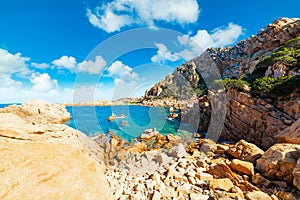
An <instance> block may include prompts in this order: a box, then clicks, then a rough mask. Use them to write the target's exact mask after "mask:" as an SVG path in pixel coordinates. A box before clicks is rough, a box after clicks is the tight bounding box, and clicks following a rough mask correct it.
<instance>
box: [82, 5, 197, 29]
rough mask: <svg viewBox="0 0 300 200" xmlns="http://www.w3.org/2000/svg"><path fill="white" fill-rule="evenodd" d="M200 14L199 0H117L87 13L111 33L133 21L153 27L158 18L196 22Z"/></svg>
mask: <svg viewBox="0 0 300 200" xmlns="http://www.w3.org/2000/svg"><path fill="white" fill-rule="evenodd" d="M199 13H200V10H199V5H198V2H197V0H143V1H141V0H114V1H112V2H107V3H103V4H102V5H101V6H98V7H96V8H95V9H93V10H91V9H90V8H88V9H87V14H86V15H87V17H88V19H89V21H90V23H91V24H92V25H94V26H95V27H98V28H100V29H102V30H104V31H106V32H109V33H111V32H115V31H119V30H120V29H121V28H122V27H125V26H130V25H133V24H138V25H141V24H143V25H148V26H150V27H152V26H155V24H156V22H157V21H162V22H166V23H177V24H181V25H183V24H187V23H195V22H196V21H197V19H198V15H199Z"/></svg>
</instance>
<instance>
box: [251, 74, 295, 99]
mask: <svg viewBox="0 0 300 200" xmlns="http://www.w3.org/2000/svg"><path fill="white" fill-rule="evenodd" d="M299 87H300V77H299V76H281V77H278V78H271V77H263V78H259V79H256V80H255V81H254V82H253V83H252V84H251V88H252V91H254V92H264V93H267V94H274V95H284V94H285V93H289V92H292V91H293V90H295V89H298V88H299Z"/></svg>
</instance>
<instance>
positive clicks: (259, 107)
mask: <svg viewBox="0 0 300 200" xmlns="http://www.w3.org/2000/svg"><path fill="white" fill-rule="evenodd" d="M298 36H300V19H298V18H292V19H288V18H281V19H278V20H276V21H274V22H273V23H272V24H269V25H268V26H267V27H266V28H265V29H264V30H261V31H259V33H258V34H257V35H256V36H252V37H251V38H248V39H246V40H244V41H241V42H239V43H237V44H236V45H234V46H233V47H227V48H217V49H214V48H211V49H207V50H206V51H205V52H204V53H203V54H202V55H200V56H199V57H197V58H194V59H193V60H191V61H189V62H187V63H185V64H183V65H181V66H179V67H178V68H177V69H176V70H175V71H174V73H173V74H169V75H168V76H167V77H166V78H164V79H163V80H162V81H161V82H159V83H157V84H156V85H155V86H153V87H152V88H150V89H149V90H147V91H146V93H145V97H144V100H143V101H142V103H143V104H145V105H153V106H175V107H177V108H178V107H179V108H180V109H181V115H180V117H181V121H182V122H183V123H189V124H193V125H194V126H195V127H198V130H199V131H202V132H208V133H210V134H211V133H216V132H220V131H218V130H210V128H212V126H210V124H213V126H214V127H216V126H215V122H219V126H221V124H222V125H223V124H224V128H222V127H219V129H222V131H221V139H223V140H232V141H235V142H237V141H239V140H241V139H245V140H246V141H249V142H251V143H254V144H256V145H258V146H259V147H261V148H263V149H267V148H269V147H270V146H272V145H273V144H275V143H277V142H279V141H278V140H277V139H276V138H275V135H277V134H278V133H279V132H281V131H282V130H284V129H286V128H287V127H289V126H290V125H291V124H292V123H294V122H295V121H296V120H297V119H298V118H299V117H300V115H299V113H300V95H299V92H296V90H294V89H293V91H290V88H291V87H290V86H286V88H281V89H282V90H283V91H290V92H289V93H288V94H287V95H286V94H284V95H281V96H280V95H279V96H275V95H271V94H270V95H266V94H264V93H262V94H260V93H259V94H258V93H256V92H254V91H252V89H251V88H250V87H249V86H247V85H244V86H243V88H242V89H241V88H234V87H226V89H227V90H228V91H227V93H226V95H227V96H226V97H224V95H223V97H221V98H217V97H218V95H219V94H218V93H220V91H224V87H223V86H222V84H220V85H218V84H217V82H218V81H215V80H216V79H217V80H218V79H220V78H221V77H222V78H226V77H231V78H241V77H246V76H249V77H251V80H255V78H257V77H256V75H254V74H255V73H258V72H259V73H262V74H263V75H262V76H263V77H264V76H268V77H282V76H287V75H291V76H296V75H297V74H298V75H299V74H300V73H299V68H298V67H287V64H286V63H285V62H288V61H285V60H284V59H283V58H284V56H283V55H282V53H285V52H277V50H279V49H284V48H292V49H293V48H294V47H295V48H294V49H298V48H299V42H298V40H299V38H296V37H298ZM295 38H296V39H295ZM291 51H292V50H291ZM292 53H293V52H292ZM273 54H274V55H275V54H276V56H275V57H274V59H273V61H276V59H279V58H280V59H279V60H277V61H276V62H275V63H271V64H270V66H268V64H265V65H266V66H264V68H263V72H260V71H262V69H261V66H260V65H262V64H261V63H263V60H268V59H266V58H269V57H270V56H273ZM288 55H289V54H288ZM268 56H269V57H268ZM278 56H279V57H278ZM280 56H281V57H280ZM272 58H273V57H272ZM289 59H291V60H293V59H294V58H289ZM294 60H295V59H294ZM273 61H272V62H273ZM296 61H297V60H296ZM296 63H297V62H296ZM254 72H255V73H254ZM252 73H253V74H252ZM249 79H250V78H249ZM297 80H298V79H297ZM298 84H299V81H298V82H297V83H294V84H293V85H294V86H295V87H296V89H297V85H298ZM223 112H225V113H226V119H225V122H223V123H222V119H223V117H219V116H222V115H223ZM250 116H251V117H250ZM218 117H219V118H218ZM215 139H217V138H215Z"/></svg>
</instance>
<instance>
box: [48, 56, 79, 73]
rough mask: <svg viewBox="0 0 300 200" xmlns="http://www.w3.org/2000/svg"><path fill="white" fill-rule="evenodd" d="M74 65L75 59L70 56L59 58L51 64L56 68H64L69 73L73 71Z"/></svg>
mask: <svg viewBox="0 0 300 200" xmlns="http://www.w3.org/2000/svg"><path fill="white" fill-rule="evenodd" d="M76 63H77V62H76V59H75V58H74V57H72V56H62V57H61V58H59V59H57V60H54V61H53V62H52V64H53V65H55V66H57V67H58V68H62V69H63V68H65V69H68V70H70V71H73V70H75V67H76Z"/></svg>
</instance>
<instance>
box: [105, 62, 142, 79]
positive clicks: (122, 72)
mask: <svg viewBox="0 0 300 200" xmlns="http://www.w3.org/2000/svg"><path fill="white" fill-rule="evenodd" d="M107 72H108V76H111V77H114V78H118V79H120V78H121V79H122V80H138V79H139V75H138V74H137V73H135V72H133V71H132V68H131V67H129V66H127V65H124V64H123V63H122V62H121V61H115V62H114V63H113V64H111V66H110V67H109V68H108V69H107Z"/></svg>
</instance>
